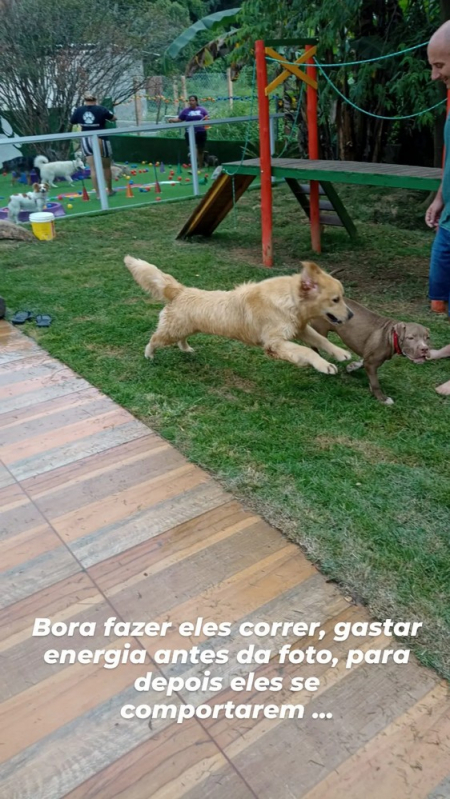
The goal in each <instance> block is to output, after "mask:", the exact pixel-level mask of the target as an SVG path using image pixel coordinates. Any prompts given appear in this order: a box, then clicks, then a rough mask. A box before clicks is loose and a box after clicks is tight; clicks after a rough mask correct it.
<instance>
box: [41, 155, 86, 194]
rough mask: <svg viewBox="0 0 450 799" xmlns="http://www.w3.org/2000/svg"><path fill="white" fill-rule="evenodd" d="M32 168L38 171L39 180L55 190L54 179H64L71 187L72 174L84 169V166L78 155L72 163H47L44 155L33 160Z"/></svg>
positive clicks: (72, 183)
mask: <svg viewBox="0 0 450 799" xmlns="http://www.w3.org/2000/svg"><path fill="white" fill-rule="evenodd" d="M34 166H35V167H37V168H38V169H39V172H40V174H41V180H43V181H45V182H46V183H49V184H50V186H53V187H54V188H57V186H56V183H55V178H65V179H66V180H67V181H68V182H69V183H70V185H71V186H73V185H74V182H73V180H72V175H73V174H74V172H77V171H78V170H79V169H85V165H84V163H83V161H82V160H81V158H80V157H79V155H77V156H76V157H75V158H74V159H73V161H49V160H48V158H46V157H45V155H37V156H36V158H35V159H34Z"/></svg>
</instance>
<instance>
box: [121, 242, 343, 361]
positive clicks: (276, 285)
mask: <svg viewBox="0 0 450 799" xmlns="http://www.w3.org/2000/svg"><path fill="white" fill-rule="evenodd" d="M124 260H125V265H126V266H127V268H128V269H129V270H130V272H131V274H132V275H133V277H134V279H135V280H136V282H137V283H138V284H139V285H140V286H141V287H142V288H143V289H144V290H145V291H147V292H148V293H150V294H151V295H152V297H153V298H154V299H155V300H159V301H160V302H165V303H167V304H166V307H165V308H164V309H163V310H162V311H161V313H160V316H159V324H158V327H157V329H156V331H155V332H154V334H153V336H152V337H151V339H150V341H149V343H148V344H147V346H146V348H145V357H146V358H153V354H154V352H155V350H156V349H158V347H167V346H169V345H171V344H178V346H179V348H180V350H182V351H183V352H193V350H192V348H191V347H190V346H189V344H188V341H187V339H188V336H191V335H193V334H194V333H210V334H212V335H216V336H224V337H225V338H231V339H237V340H238V341H242V342H243V343H244V344H250V345H253V346H256V347H262V348H263V349H264V351H265V353H266V354H267V355H269V356H271V357H272V358H280V359H281V360H283V361H290V363H293V364H295V365H296V366H308V365H310V366H313V367H314V369H317V371H318V372H323V373H324V374H329V375H333V374H336V372H337V367H336V366H335V365H334V364H331V363H328V361H326V360H325V359H324V358H322V357H321V356H320V355H319V354H318V353H316V352H314V351H313V350H312V349H310V348H309V347H303V346H301V345H299V344H295V343H294V342H293V341H292V339H301V340H302V341H304V342H305V344H309V345H310V346H311V347H317V349H321V350H323V351H324V352H326V353H327V354H328V355H331V356H332V357H333V358H335V359H336V360H337V361H348V360H350V358H351V355H350V353H349V352H347V350H344V349H342V348H341V347H337V346H336V345H335V344H333V343H332V342H331V341H328V339H326V338H325V337H324V336H321V335H320V334H319V333H317V332H316V331H315V330H313V329H312V327H310V326H309V324H308V322H310V321H311V320H312V319H315V318H317V317H318V316H319V317H320V316H324V317H325V318H326V319H328V320H329V321H330V322H332V323H333V324H335V325H339V324H341V323H342V322H346V321H347V320H348V319H350V318H351V317H352V316H353V314H352V312H351V311H350V309H349V308H347V306H346V304H345V301H344V291H343V288H342V284H341V283H340V282H339V280H336V278H334V277H332V276H331V275H328V274H327V273H326V272H324V271H323V270H322V269H320V267H318V266H317V264H314V263H311V262H309V261H307V262H303V263H302V267H303V269H302V271H301V272H300V273H299V274H296V275H289V276H282V277H272V278H269V279H268V280H262V281H261V282H260V283H243V284H242V285H240V286H237V287H236V288H235V289H233V290H232V291H203V290H202V289H197V288H188V287H187V286H183V285H182V284H181V283H179V282H178V281H177V280H175V278H174V277H172V275H168V274H166V273H165V272H162V271H161V270H160V269H158V268H157V267H156V266H153V265H152V264H148V263H147V262H146V261H141V260H138V259H137V258H132V257H131V256H130V255H127V256H126V257H125V259H124Z"/></svg>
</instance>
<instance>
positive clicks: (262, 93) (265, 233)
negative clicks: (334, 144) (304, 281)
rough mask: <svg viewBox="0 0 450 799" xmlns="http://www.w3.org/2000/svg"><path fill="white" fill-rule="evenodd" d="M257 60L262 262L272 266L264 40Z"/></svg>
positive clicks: (268, 131) (270, 168)
mask: <svg viewBox="0 0 450 799" xmlns="http://www.w3.org/2000/svg"><path fill="white" fill-rule="evenodd" d="M255 58H256V79H257V84H258V115H259V158H260V169H261V229H262V260H263V264H264V266H272V264H273V250H272V160H271V156H270V118H269V98H268V96H267V95H266V86H267V66H266V53H265V48H264V42H263V41H262V39H259V40H258V41H257V42H256V43H255Z"/></svg>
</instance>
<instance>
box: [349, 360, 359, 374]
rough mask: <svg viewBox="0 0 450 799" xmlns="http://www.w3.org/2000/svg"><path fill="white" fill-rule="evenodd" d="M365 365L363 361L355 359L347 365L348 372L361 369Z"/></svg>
mask: <svg viewBox="0 0 450 799" xmlns="http://www.w3.org/2000/svg"><path fill="white" fill-rule="evenodd" d="M362 365H363V362H362V361H353V363H349V364H348V366H346V367H345V371H346V372H349V373H350V372H356V370H357V369H361V367H362Z"/></svg>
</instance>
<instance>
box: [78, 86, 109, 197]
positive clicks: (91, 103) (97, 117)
mask: <svg viewBox="0 0 450 799" xmlns="http://www.w3.org/2000/svg"><path fill="white" fill-rule="evenodd" d="M115 119H116V117H115V116H114V114H113V113H112V111H109V110H108V109H107V108H104V106H102V105H97V98H96V96H95V94H91V93H90V92H88V93H87V94H85V96H84V104H83V105H80V106H79V107H78V108H76V109H75V111H74V112H73V114H72V116H71V117H70V122H71V124H72V125H80V126H81V130H104V129H105V127H106V121H107V120H109V121H110V122H114V121H115ZM98 143H99V145H100V152H101V155H102V164H103V172H104V174H105V180H106V185H107V187H108V194H109V195H110V196H112V195H113V194H114V192H113V189H112V175H111V162H112V147H111V142H110V141H109V139H108V137H107V136H99V139H98ZM81 149H82V152H83V154H84V155H85V156H86V161H87V163H88V165H89V168H90V170H91V176H92V183H93V186H94V189H95V191H96V194H97V197H98V183H97V176H96V174H95V164H94V156H93V150H92V139H91V138H83V139H81Z"/></svg>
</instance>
